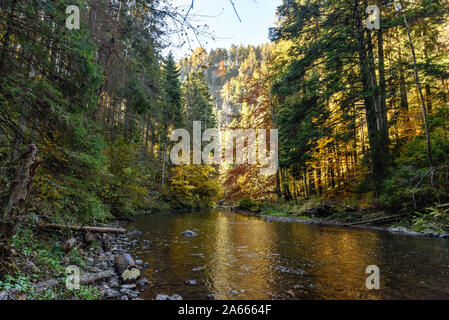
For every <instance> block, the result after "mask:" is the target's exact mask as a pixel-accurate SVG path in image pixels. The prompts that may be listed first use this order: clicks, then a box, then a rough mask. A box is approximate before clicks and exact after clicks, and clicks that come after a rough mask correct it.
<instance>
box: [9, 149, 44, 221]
mask: <svg viewBox="0 0 449 320" xmlns="http://www.w3.org/2000/svg"><path fill="white" fill-rule="evenodd" d="M36 153H37V148H36V146H35V145H34V144H30V145H28V150H27V151H26V152H25V153H24V154H23V155H22V156H21V157H20V159H21V160H22V164H21V165H20V168H19V170H18V171H17V174H16V177H15V179H14V182H13V184H12V188H11V190H12V191H11V195H10V197H9V201H8V204H7V205H6V208H5V212H4V214H3V218H4V219H14V218H15V217H17V216H19V215H21V214H23V211H24V209H25V203H26V199H27V196H28V192H29V191H30V187H31V182H32V180H33V176H34V173H35V172H36V169H37V166H38V165H39V162H40V161H39V158H38V157H36Z"/></svg>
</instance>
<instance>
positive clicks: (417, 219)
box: [0, 0, 449, 298]
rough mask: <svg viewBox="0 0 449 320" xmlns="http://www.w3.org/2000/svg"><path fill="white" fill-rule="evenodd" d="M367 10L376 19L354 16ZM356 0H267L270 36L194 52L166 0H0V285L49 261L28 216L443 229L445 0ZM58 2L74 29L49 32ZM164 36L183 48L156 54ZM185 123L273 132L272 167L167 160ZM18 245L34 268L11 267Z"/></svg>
mask: <svg viewBox="0 0 449 320" xmlns="http://www.w3.org/2000/svg"><path fill="white" fill-rule="evenodd" d="M69 2H70V3H69ZM224 2H225V3H224V5H225V6H230V5H231V4H230V3H226V1H224ZM231 3H232V4H233V2H232V1H231ZM373 3H374V4H375V5H377V6H378V7H379V8H380V17H379V18H380V28H379V29H375V28H374V29H369V28H367V27H366V25H365V24H366V23H367V22H366V21H367V20H369V19H370V17H369V13H367V11H366V10H365V9H366V7H367V6H368V5H370V4H373ZM373 3H371V2H370V1H364V0H353V1H341V0H333V1H319V0H283V1H282V4H281V5H280V6H279V7H278V9H277V12H276V25H275V27H273V28H271V29H270V30H264V32H266V33H269V39H270V42H268V43H266V44H261V45H257V46H254V45H233V46H232V47H231V48H217V49H212V50H206V49H205V48H204V47H203V46H202V45H201V42H200V41H199V40H198V38H193V39H190V38H188V36H187V31H190V32H193V34H194V35H196V36H203V37H208V36H209V32H208V31H207V29H203V26H197V25H196V24H195V21H193V20H191V18H190V17H189V11H190V9H189V8H188V7H186V8H183V9H181V8H179V7H175V6H173V5H171V4H170V3H169V2H166V1H160V0H141V1H137V0H77V1H66V0H41V1H29V0H5V1H2V2H1V4H0V39H1V40H0V43H1V44H0V184H1V185H2V187H1V188H0V215H1V217H2V218H1V223H0V226H1V227H0V229H1V235H0V236H1V237H0V291H1V289H2V288H4V289H5V288H6V287H7V285H8V286H9V287H11V286H14V285H17V284H18V283H20V281H23V282H24V283H25V285H24V286H25V287H26V285H29V281H31V282H32V281H34V280H33V279H34V278H39V277H41V276H42V273H44V274H46V272H47V273H49V274H52V272H54V269H57V270H58V271H60V269H61V268H62V265H64V264H63V263H62V262H56V260H57V258H55V252H54V250H53V249H47V247H46V243H47V242H45V241H47V240H45V241H44V240H42V243H37V244H32V242H33V241H32V240H33V235H34V234H35V233H37V232H38V230H37V225H38V224H40V223H48V224H49V223H52V224H60V225H74V224H75V225H83V226H85V225H91V226H94V225H95V226H96V225H98V226H105V225H108V223H110V222H111V221H116V220H125V221H126V220H129V219H133V217H134V216H135V214H136V213H141V212H145V213H153V212H168V211H192V210H200V209H206V208H212V207H215V206H217V205H220V206H235V207H238V208H239V209H242V210H249V211H252V212H256V213H259V214H266V215H275V216H276V215H277V216H299V217H304V218H307V219H315V218H332V219H336V220H340V221H343V222H353V221H359V220H366V219H369V218H382V217H387V216H391V215H398V214H401V215H402V219H403V220H402V223H403V225H404V226H406V227H408V228H412V229H413V230H415V231H422V230H432V231H437V232H443V231H444V232H448V231H449V216H448V212H449V211H448V210H449V205H447V203H448V202H449V45H448V44H449V2H448V1H447V0H417V1H413V2H407V1H381V0H376V1H373ZM192 4H193V3H192ZM68 5H77V6H78V7H79V8H80V14H81V17H80V18H81V23H80V25H81V27H80V29H78V30H76V29H73V30H69V29H67V28H65V27H64V26H65V25H66V19H67V16H68V15H67V13H66V8H67V6H68ZM242 18H244V17H242ZM174 33H178V34H182V35H183V34H185V37H187V38H186V40H185V41H187V42H189V43H190V45H191V47H192V50H191V51H192V52H191V55H189V56H187V57H184V58H182V59H177V58H175V56H174V55H173V54H172V53H171V52H170V45H171V43H170V36H171V35H172V34H174ZM193 121H201V122H202V124H203V128H202V129H203V130H204V129H206V128H218V129H220V130H226V129H252V128H255V129H267V130H269V129H277V130H278V132H279V151H278V152H279V164H278V169H277V170H276V174H274V175H267V176H264V175H260V174H259V169H260V164H239V165H237V164H226V165H206V164H201V165H194V164H189V165H179V166H177V165H174V164H173V163H171V161H170V150H171V148H172V147H173V145H174V144H175V142H173V141H171V140H170V134H171V132H172V131H173V130H174V129H177V128H185V129H187V130H188V131H189V132H192V130H193V127H192V126H193ZM30 159H31V160H30ZM30 161H31V162H30ZM27 165H28V166H27ZM24 170H25V171H24ZM27 170H29V171H27ZM24 176H26V179H27V180H26V181H22V180H20V179H21V178H23V177H24ZM21 185H22V187H23V188H22V190H19V191H18V189H19V188H20V186H21ZM20 192H21V194H18V193H20ZM39 250H41V251H39ZM52 250H53V251H52ZM34 251H39V252H41V258H37V260H36V262H35V264H37V265H38V266H39V265H41V266H42V267H41V270H40V271H39V272H32V273H33V274H35V275H34V276H30V275H29V274H30V273H29V272H28V274H27V275H26V276H24V271H23V270H25V269H26V266H25V265H26V261H28V260H29V259H30V258H29V256H30V255H32V253H31V252H34ZM39 259H40V260H39ZM52 264H53V265H52ZM12 275H13V276H12ZM46 275H48V274H46ZM21 279H22V280H21ZM24 279H25V280H24ZM83 294H84V296H83V297H82V298H90V297H91V296H90V295H91V294H92V293H91V291H89V290H87V291H83Z"/></svg>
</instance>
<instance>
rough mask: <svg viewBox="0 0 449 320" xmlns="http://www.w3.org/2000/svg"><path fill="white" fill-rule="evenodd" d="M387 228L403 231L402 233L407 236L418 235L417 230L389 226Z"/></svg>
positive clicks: (392, 230) (393, 230)
mask: <svg viewBox="0 0 449 320" xmlns="http://www.w3.org/2000/svg"><path fill="white" fill-rule="evenodd" d="M388 230H389V231H391V232H398V233H403V234H406V235H409V236H419V235H420V233H419V232H416V231H412V230H409V229H407V228H404V227H396V228H389V229H388Z"/></svg>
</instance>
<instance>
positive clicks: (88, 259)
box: [85, 258, 95, 267]
mask: <svg viewBox="0 0 449 320" xmlns="http://www.w3.org/2000/svg"><path fill="white" fill-rule="evenodd" d="M85 263H86V266H89V267H92V266H93V265H95V260H94V259H92V258H86V260H85Z"/></svg>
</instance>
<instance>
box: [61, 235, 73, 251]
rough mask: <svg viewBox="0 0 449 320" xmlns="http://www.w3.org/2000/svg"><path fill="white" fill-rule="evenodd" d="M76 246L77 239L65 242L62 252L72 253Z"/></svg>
mask: <svg viewBox="0 0 449 320" xmlns="http://www.w3.org/2000/svg"><path fill="white" fill-rule="evenodd" d="M75 244H76V239H75V238H72V239H69V240H67V241H64V243H63V244H62V246H61V247H62V250H64V251H65V252H67V251H70V249H72V248H73V246H74V245H75Z"/></svg>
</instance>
